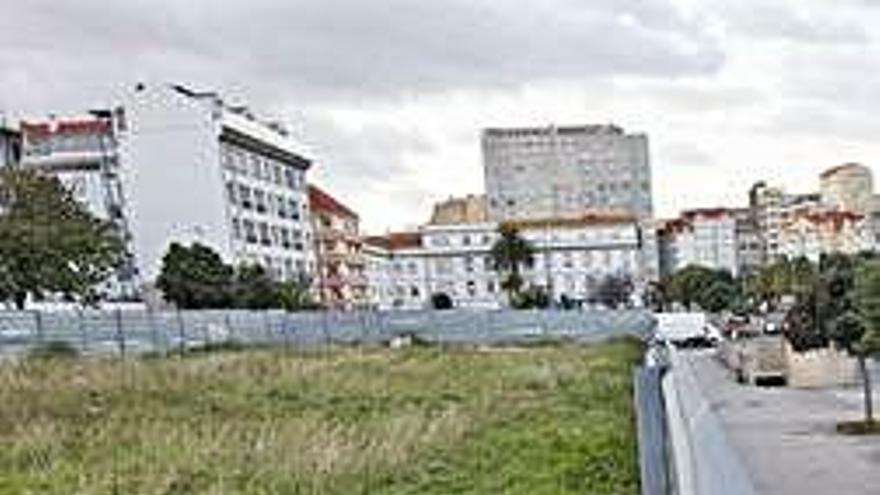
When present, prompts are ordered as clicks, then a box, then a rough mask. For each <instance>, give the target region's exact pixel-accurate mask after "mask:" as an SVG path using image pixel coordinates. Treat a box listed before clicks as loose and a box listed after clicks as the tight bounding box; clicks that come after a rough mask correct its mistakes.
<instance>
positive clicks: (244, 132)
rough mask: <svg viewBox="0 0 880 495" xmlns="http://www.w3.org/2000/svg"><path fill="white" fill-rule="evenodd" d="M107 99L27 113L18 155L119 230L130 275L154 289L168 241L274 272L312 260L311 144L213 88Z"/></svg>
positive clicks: (294, 272)
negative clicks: (75, 112)
mask: <svg viewBox="0 0 880 495" xmlns="http://www.w3.org/2000/svg"><path fill="white" fill-rule="evenodd" d="M119 103H120V104H119V105H118V106H117V107H116V108H114V109H113V110H108V111H98V112H93V115H92V116H90V117H88V118H80V119H71V120H54V119H53V120H50V121H47V122H25V123H22V126H21V128H22V141H23V142H22V165H23V166H26V167H33V168H35V169H38V170H41V171H43V172H45V173H49V174H51V175H54V176H56V177H58V178H59V179H60V180H61V181H62V183H64V184H65V185H66V186H67V187H68V188H69V189H70V190H71V191H72V192H73V194H74V196H75V197H76V198H77V199H78V200H80V201H81V202H82V203H83V204H85V205H86V206H87V207H88V209H89V210H90V211H91V212H92V213H93V214H95V215H96V216H98V217H99V218H103V219H106V220H110V221H112V222H113V223H114V224H115V225H116V226H117V228H118V229H119V231H120V233H121V235H122V237H123V239H125V241H126V243H127V247H128V252H129V263H128V265H129V266H128V267H127V268H126V273H125V274H124V275H125V280H126V281H127V282H128V283H130V284H131V285H132V286H133V287H135V290H137V291H140V289H143V288H149V287H150V285H151V283H152V282H153V281H154V280H155V278H156V277H157V276H158V274H159V271H160V269H161V262H162V257H163V256H164V255H165V252H166V251H167V249H168V247H169V245H170V244H171V243H172V242H178V243H183V244H190V243H193V242H199V243H201V244H204V245H207V246H209V247H211V248H212V249H214V250H215V251H217V252H218V253H219V254H220V256H221V257H222V258H223V259H224V261H226V262H227V263H230V264H234V265H240V264H259V265H262V266H263V267H264V268H266V269H267V271H269V273H270V274H272V276H273V277H275V278H276V279H278V280H300V279H302V278H304V277H309V276H310V275H311V274H312V273H313V272H314V269H315V260H314V250H313V242H312V233H311V223H310V211H309V202H308V194H307V187H306V172H307V171H308V169H309V168H310V166H311V161H310V160H309V159H308V158H307V156H308V153H307V152H306V151H304V149H303V147H302V146H301V145H300V144H299V143H298V142H296V140H294V139H293V138H292V137H291V136H290V135H289V134H288V133H287V132H286V131H285V130H284V129H283V128H281V127H280V126H278V125H276V124H273V123H268V122H264V121H261V120H259V119H258V118H256V117H255V116H254V115H253V114H251V113H250V112H249V111H248V110H247V109H245V108H241V107H232V106H229V105H228V104H226V103H225V102H224V101H223V100H222V99H221V98H220V96H219V95H217V94H215V93H208V92H202V93H200V92H195V91H192V90H190V89H187V88H184V87H181V86H168V85H157V86H150V87H147V86H145V85H138V86H137V87H135V88H134V89H133V90H132V91H129V92H126V93H125V94H124V95H123V97H122V98H121V101H120V102H119Z"/></svg>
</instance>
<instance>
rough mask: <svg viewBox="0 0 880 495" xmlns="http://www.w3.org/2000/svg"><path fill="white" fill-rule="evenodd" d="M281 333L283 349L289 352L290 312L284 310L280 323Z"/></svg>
mask: <svg viewBox="0 0 880 495" xmlns="http://www.w3.org/2000/svg"><path fill="white" fill-rule="evenodd" d="M281 335H282V336H284V350H285V351H287V352H290V312H289V311H284V323H283V324H282V325H281Z"/></svg>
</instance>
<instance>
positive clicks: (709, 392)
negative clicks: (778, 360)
mask: <svg viewBox="0 0 880 495" xmlns="http://www.w3.org/2000/svg"><path fill="white" fill-rule="evenodd" d="M687 356H688V359H689V360H690V361H691V362H692V363H693V366H694V369H695V371H696V376H697V379H698V382H699V383H700V387H701V388H702V391H703V393H704V394H705V396H706V397H707V398H708V400H709V401H710V403H711V405H712V408H713V409H714V410H715V411H716V412H717V413H718V414H719V415H720V416H721V420H722V422H723V423H724V426H725V429H726V430H727V433H728V435H729V438H730V441H731V444H732V445H733V446H734V447H735V448H736V449H737V450H738V451H739V452H740V456H741V459H742V462H743V464H744V465H745V467H746V469H747V470H748V471H749V473H750V474H751V476H752V479H753V481H754V484H755V486H756V488H757V489H758V491H759V492H760V493H762V494H765V495H827V494H831V495H863V494H864V495H869V494H872V495H873V494H877V493H878V490H880V488H878V487H880V436H874V437H846V436H841V435H838V434H837V433H836V432H835V430H834V428H835V423H836V422H837V421H840V420H852V419H859V418H860V417H861V415H862V414H863V412H862V395H861V389H835V390H794V389H788V388H758V387H751V386H746V385H740V384H738V383H736V382H735V381H733V379H732V378H731V377H730V376H729V375H728V374H727V371H726V370H725V369H724V368H723V367H722V366H721V365H720V364H719V363H718V362H717V361H716V359H715V357H714V355H713V354H710V353H705V352H692V353H689V354H688V355H687ZM876 395H880V390H878V391H877V394H875V402H876V403H877V406H876V407H875V409H877V410H880V401H878V400H877V397H876Z"/></svg>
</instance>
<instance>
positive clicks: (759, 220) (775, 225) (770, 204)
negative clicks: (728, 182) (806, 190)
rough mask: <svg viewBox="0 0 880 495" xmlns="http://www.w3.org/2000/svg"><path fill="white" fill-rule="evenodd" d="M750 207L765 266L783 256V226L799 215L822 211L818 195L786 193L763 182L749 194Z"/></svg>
mask: <svg viewBox="0 0 880 495" xmlns="http://www.w3.org/2000/svg"><path fill="white" fill-rule="evenodd" d="M749 208H750V209H751V212H752V216H753V219H754V221H755V223H756V224H757V227H758V231H759V232H760V236H761V245H762V250H763V259H764V261H765V263H769V262H773V261H774V260H776V259H779V257H781V256H783V255H785V253H786V251H785V249H784V248H783V245H782V239H781V235H782V228H783V226H784V225H785V224H787V223H788V222H789V221H790V220H791V219H793V218H795V217H796V216H798V215H802V214H805V213H808V212H813V211H822V210H824V209H825V207H824V206H823V204H822V198H821V195H819V194H789V193H786V192H785V191H784V190H783V189H782V188H780V187H773V186H768V185H767V184H766V183H764V182H758V183H757V184H755V185H754V186H752V188H751V190H750V191H749Z"/></svg>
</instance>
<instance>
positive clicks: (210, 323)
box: [0, 310, 654, 355]
mask: <svg viewBox="0 0 880 495" xmlns="http://www.w3.org/2000/svg"><path fill="white" fill-rule="evenodd" d="M653 327H654V318H653V316H652V315H651V313H649V312H647V311H639V310H633V311H551V310H546V311H512V310H502V311H473V310H455V311H407V312H403V311H398V312H375V311H371V312H345V313H334V312H308V313H285V312H281V311H170V312H153V311H142V310H116V311H90V310H84V311H61V312H42V311H12V312H0V354H7V355H8V354H18V353H21V352H26V351H27V350H28V349H32V348H34V347H37V346H41V345H46V344H49V343H53V342H64V343H66V344H68V345H70V346H72V347H74V348H75V349H77V350H78V351H80V352H82V353H84V354H120V355H126V354H143V353H148V352H172V351H183V350H188V349H193V348H198V347H202V346H205V345H209V344H219V343H228V342H233V343H241V344H265V345H285V346H291V347H294V346H295V347H309V346H311V347H314V346H318V345H328V344H357V343H364V344H375V343H382V342H387V341H389V340H391V339H392V338H394V337H395V336H399V335H412V336H415V337H417V338H420V339H423V340H425V341H429V342H434V343H461V344H504V343H511V344H522V343H528V342H534V341H540V340H544V339H571V340H573V341H593V340H599V339H604V338H608V337H613V336H624V335H636V336H645V335H647V334H648V333H649V332H650V331H651V330H652V329H653Z"/></svg>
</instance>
